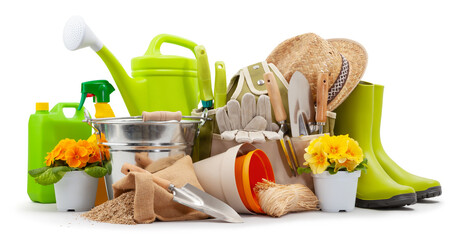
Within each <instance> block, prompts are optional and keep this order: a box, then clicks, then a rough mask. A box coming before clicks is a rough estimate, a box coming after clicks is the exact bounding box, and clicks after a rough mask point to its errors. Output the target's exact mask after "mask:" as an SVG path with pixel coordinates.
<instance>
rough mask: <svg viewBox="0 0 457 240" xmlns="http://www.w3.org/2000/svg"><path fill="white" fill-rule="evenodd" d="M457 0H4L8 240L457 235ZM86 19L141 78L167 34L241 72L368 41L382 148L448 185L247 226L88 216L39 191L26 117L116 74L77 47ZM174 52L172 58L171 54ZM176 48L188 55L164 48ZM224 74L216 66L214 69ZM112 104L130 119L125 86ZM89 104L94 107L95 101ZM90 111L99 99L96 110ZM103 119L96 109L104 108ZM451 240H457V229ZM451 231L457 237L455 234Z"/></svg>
mask: <svg viewBox="0 0 457 240" xmlns="http://www.w3.org/2000/svg"><path fill="white" fill-rule="evenodd" d="M451 2H452V1H438V0H435V1H387V0H384V1H378V2H376V3H375V2H374V1H234V0H232V1H197V0H194V1H122V2H121V1H84V0H78V1H46V0H41V1H19V0H18V1H10V2H6V1H2V3H0V25H1V28H0V31H1V34H0V70H1V73H0V81H1V84H2V86H1V88H0V89H1V94H0V95H1V103H2V104H1V105H2V106H1V108H2V111H1V112H2V124H1V129H2V130H1V149H2V152H1V153H2V157H1V162H2V172H1V174H0V176H1V182H0V183H1V186H2V193H1V194H0V199H1V204H0V208H1V211H0V213H1V215H2V224H1V227H0V228H1V232H2V235H3V236H8V235H9V234H10V233H11V234H12V235H9V236H14V237H15V238H19V237H26V236H28V237H29V239H30V238H38V239H41V238H48V239H49V238H53V239H81V238H90V239H113V238H114V239H118V238H125V237H140V236H141V237H142V238H148V239H161V238H173V239H175V238H180V239H182V240H184V239H187V238H190V239H204V238H224V239H232V238H233V237H236V238H245V237H249V238H251V239H252V238H255V239H264V238H267V239H286V238H292V237H293V238H299V239H337V238H338V239H389V238H391V239H400V238H416V239H431V238H434V237H437V238H438V239H439V238H447V239H449V238H452V237H451V236H453V232H454V231H455V230H454V229H455V220H454V219H455V216H456V214H457V211H456V205H457V204H456V199H457V195H456V187H457V186H456V180H455V173H456V170H455V169H456V168H455V165H454V164H455V162H456V160H457V159H456V156H457V154H456V144H457V141H456V140H455V139H456V138H455V137H456V133H457V131H456V129H455V126H454V125H455V103H456V100H455V99H456V98H455V96H456V94H455V93H454V91H455V90H456V89H457V85H456V84H457V83H456V71H455V69H456V65H457V61H456V60H455V59H456V56H457V50H456V43H457V35H456V22H457V14H456V13H455V9H456V8H455V6H453V4H452V3H451ZM72 15H81V16H83V17H84V19H85V20H86V22H87V23H88V24H89V25H90V27H91V28H92V30H93V31H94V32H95V33H96V35H98V37H99V38H100V39H101V40H102V41H103V42H104V43H105V44H106V46H107V47H108V48H109V49H110V50H111V51H112V52H113V54H114V55H115V56H116V57H117V58H118V60H119V61H120V62H121V63H122V64H123V66H124V67H125V69H126V70H127V72H128V73H130V60H131V58H133V57H137V56H140V55H143V54H144V52H145V51H146V49H147V47H148V45H149V41H150V40H151V39H152V38H153V37H154V36H156V35H158V34H161V33H170V34H175V35H178V36H182V37H185V38H188V39H190V40H193V41H195V42H197V43H198V44H203V45H204V46H205V47H206V49H207V51H208V55H209V60H210V62H211V64H210V66H211V67H213V66H214V62H215V61H218V60H223V61H225V63H226V66H227V76H228V78H230V77H231V76H232V75H233V74H234V73H235V72H236V71H237V70H238V69H239V68H241V67H244V66H247V65H250V64H252V63H255V62H258V61H261V60H263V59H265V58H266V57H267V56H268V54H269V53H270V52H271V50H273V48H274V47H275V46H276V45H277V44H279V43H280V42H282V41H283V40H285V39H287V38H290V37H293V36H295V35H299V34H303V33H307V32H314V33H317V34H318V35H320V36H321V37H323V38H349V39H353V40H356V41H358V42H360V43H361V44H363V45H364V46H365V48H366V50H367V51H368V54H369V61H368V67H367V69H366V72H365V75H364V77H363V80H364V81H368V82H372V83H377V84H382V85H384V86H385V94H384V109H383V118H382V133H381V135H382V141H383V144H384V147H385V149H386V151H387V152H388V153H389V155H390V156H391V157H392V158H393V159H394V160H395V161H396V162H397V163H398V164H400V165H401V166H403V167H404V168H406V169H407V170H408V171H410V172H412V173H415V174H417V175H420V176H425V177H429V178H433V179H437V180H439V181H440V182H441V184H442V187H443V195H442V196H440V197H437V198H434V199H431V200H429V201H427V202H426V203H418V204H415V205H412V206H409V207H404V208H400V209H394V210H366V209H356V210H355V211H353V212H350V213H339V214H329V213H322V212H312V213H311V212H309V213H299V214H289V215H286V216H284V217H282V218H280V219H273V218H269V217H265V216H260V217H259V216H251V217H245V221H246V222H245V223H244V224H238V225H233V224H223V223H211V222H203V221H196V222H179V223H178V222H175V223H164V222H156V223H153V224H149V225H137V226H122V225H111V224H100V223H92V222H88V221H86V220H84V219H81V218H80V217H78V214H77V213H59V212H56V210H55V205H53V204H51V205H49V204H48V205H40V204H35V203H32V202H31V201H30V200H29V198H28V196H27V193H26V169H27V122H28V117H29V115H30V114H32V113H34V111H35V102H37V101H48V102H50V106H51V107H52V106H54V105H55V104H56V103H58V102H67V101H73V102H78V101H79V99H80V84H81V82H82V81H88V80H95V79H107V80H109V81H111V83H112V84H113V85H114V82H113V79H112V77H111V75H110V74H109V72H108V70H107V69H106V68H105V66H104V64H103V62H102V61H101V60H100V59H99V58H98V56H97V55H96V54H95V53H93V52H92V50H91V49H89V48H87V49H83V50H79V51H75V52H70V51H68V50H67V49H66V48H65V47H64V45H63V42H62V30H63V27H64V24H65V22H66V21H67V19H68V18H69V17H70V16H72ZM167 51H168V52H167ZM163 52H165V53H170V54H174V53H175V52H178V53H179V54H183V55H185V54H189V55H188V56H190V52H189V53H188V52H186V51H183V50H182V49H179V48H173V47H169V46H165V49H164V50H163ZM212 73H213V74H214V69H212ZM111 99H112V102H111V105H112V107H113V108H114V111H115V113H116V115H117V116H127V110H126V108H125V106H124V104H123V101H122V99H121V96H120V94H119V91H116V92H115V93H114V94H113V95H112V97H111ZM88 102H89V100H88ZM90 105H91V104H86V106H88V107H89V109H90V110H92V109H93V108H92V109H91V107H90ZM92 113H93V112H92ZM449 234H450V235H449ZM446 235H448V236H449V237H444V236H446Z"/></svg>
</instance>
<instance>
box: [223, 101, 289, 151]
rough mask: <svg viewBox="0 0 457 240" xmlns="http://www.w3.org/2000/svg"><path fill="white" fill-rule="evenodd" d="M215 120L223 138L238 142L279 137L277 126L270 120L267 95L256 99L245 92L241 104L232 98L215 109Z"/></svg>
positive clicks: (258, 141) (257, 141)
mask: <svg viewBox="0 0 457 240" xmlns="http://www.w3.org/2000/svg"><path fill="white" fill-rule="evenodd" d="M216 121H217V125H218V127H219V131H220V133H221V138H222V139H224V140H229V141H231V140H235V141H236V142H238V143H246V142H247V143H262V142H265V141H266V139H268V140H278V139H280V136H279V134H278V133H277V131H278V130H279V126H278V125H277V124H276V123H273V122H272V116H271V102H270V98H269V97H268V96H267V95H261V96H260V97H259V99H258V100H257V101H256V99H255V96H254V95H253V94H252V93H246V94H244V95H243V97H242V99H241V104H240V103H239V102H238V101H237V100H235V99H232V100H230V101H228V102H227V105H226V106H224V107H221V108H218V109H217V110H216Z"/></svg>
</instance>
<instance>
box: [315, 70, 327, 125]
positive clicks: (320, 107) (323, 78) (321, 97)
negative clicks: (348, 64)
mask: <svg viewBox="0 0 457 240" xmlns="http://www.w3.org/2000/svg"><path fill="white" fill-rule="evenodd" d="M329 78H330V75H329V73H320V74H319V78H318V80H317V94H316V95H317V96H316V101H317V113H316V122H318V123H325V122H326V121H327V100H328V81H329Z"/></svg>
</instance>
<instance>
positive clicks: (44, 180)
mask: <svg viewBox="0 0 457 240" xmlns="http://www.w3.org/2000/svg"><path fill="white" fill-rule="evenodd" d="M70 170H71V168H70V167H67V166H60V167H53V168H48V169H47V170H46V171H45V172H43V173H42V174H40V175H39V176H38V177H36V178H35V181H36V182H37V183H39V184H41V185H50V184H54V183H56V182H58V181H60V179H62V177H63V176H65V173H66V172H68V171H70Z"/></svg>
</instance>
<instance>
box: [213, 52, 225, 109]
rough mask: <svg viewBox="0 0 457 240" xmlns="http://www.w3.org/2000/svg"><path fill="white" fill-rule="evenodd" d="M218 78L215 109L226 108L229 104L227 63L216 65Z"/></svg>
mask: <svg viewBox="0 0 457 240" xmlns="http://www.w3.org/2000/svg"><path fill="white" fill-rule="evenodd" d="M215 69H216V77H215V80H214V108H220V107H223V106H225V104H226V102H227V76H226V72H225V63H224V62H223V61H217V62H216V63H215Z"/></svg>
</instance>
